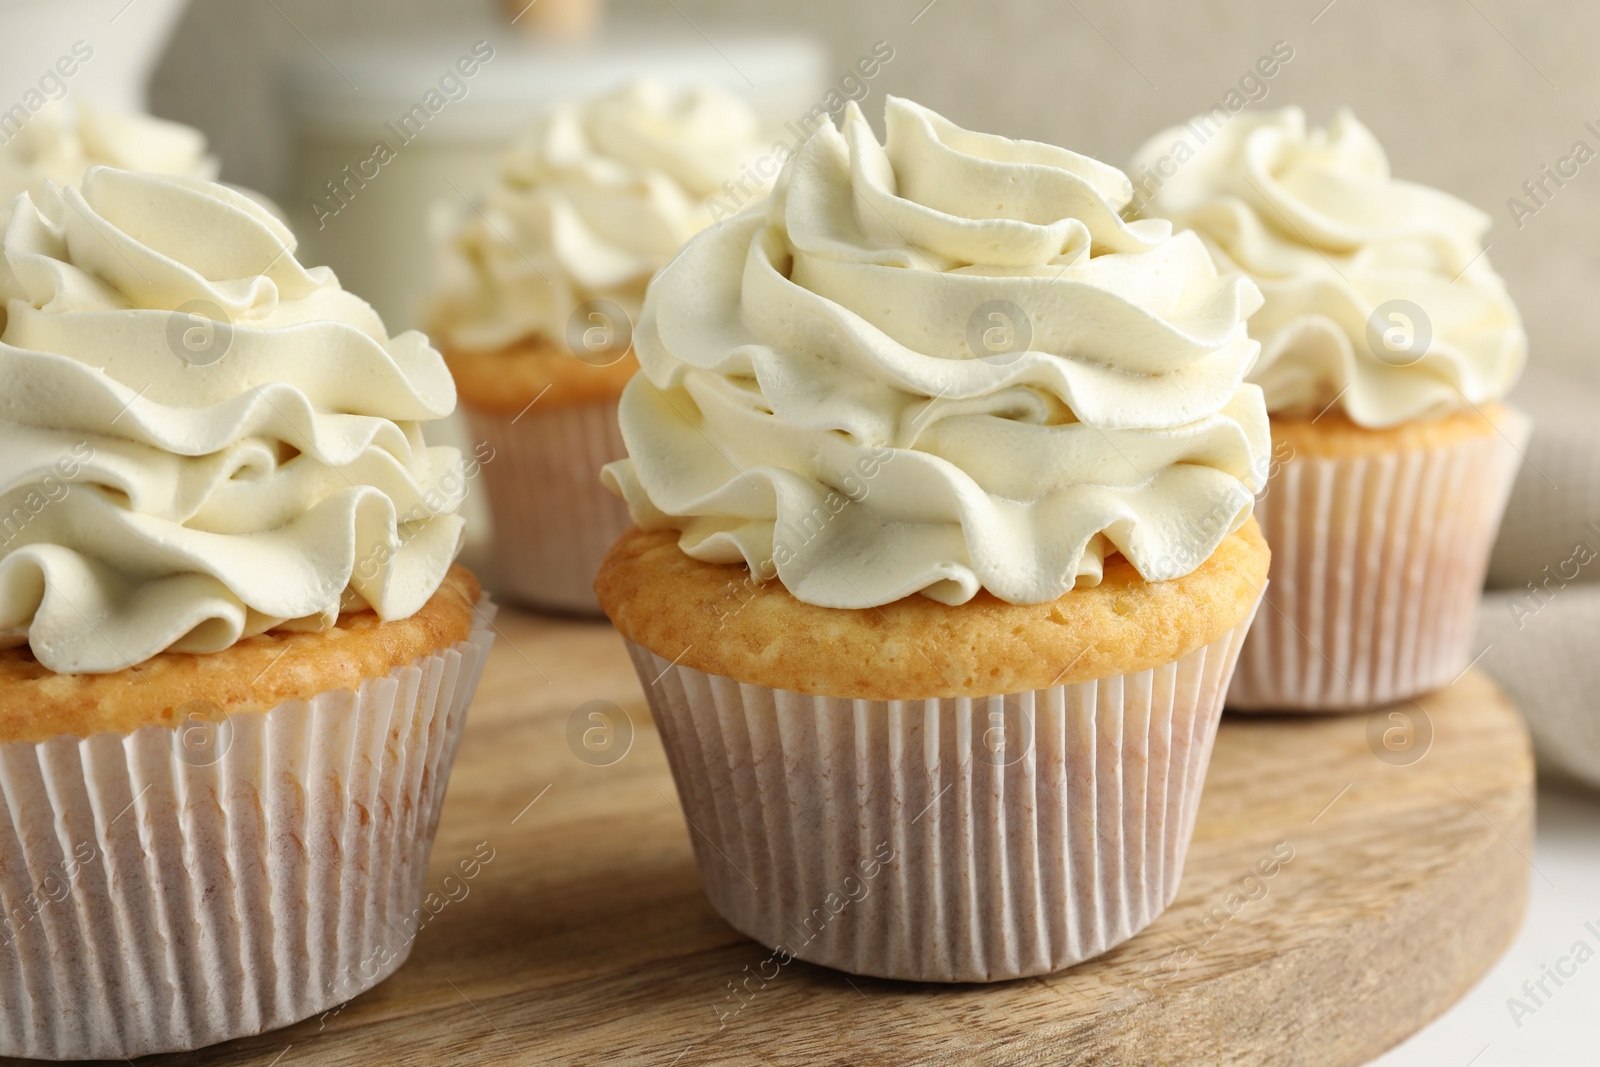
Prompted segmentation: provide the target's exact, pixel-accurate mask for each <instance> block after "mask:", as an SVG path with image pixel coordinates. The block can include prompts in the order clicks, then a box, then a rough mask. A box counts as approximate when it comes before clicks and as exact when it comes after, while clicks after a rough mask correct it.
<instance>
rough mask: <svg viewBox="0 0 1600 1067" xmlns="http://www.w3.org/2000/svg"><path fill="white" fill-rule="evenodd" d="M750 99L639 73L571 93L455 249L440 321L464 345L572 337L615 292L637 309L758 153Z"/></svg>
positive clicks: (448, 256) (751, 193) (468, 218)
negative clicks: (580, 320)
mask: <svg viewBox="0 0 1600 1067" xmlns="http://www.w3.org/2000/svg"><path fill="white" fill-rule="evenodd" d="M759 132H760V130H759V123H758V121H757V119H756V115H755V112H754V111H752V110H751V109H750V107H749V105H747V104H745V103H744V102H743V101H741V100H739V99H738V98H736V97H733V96H730V95H728V94H726V93H724V92H722V91H720V90H717V89H712V88H697V89H687V90H672V89H667V88H664V87H662V86H660V85H657V84H655V83H651V82H640V83H636V84H634V85H630V86H628V87H627V88H625V89H622V90H620V91H618V92H615V93H612V94H610V95H607V96H602V97H599V98H597V99H594V100H589V101H582V102H574V103H568V104H563V105H561V106H558V107H556V108H554V109H552V110H551V111H550V112H549V113H548V114H546V115H545V116H544V117H543V118H542V119H541V120H540V122H539V124H538V126H537V127H536V129H535V130H534V131H533V134H532V136H530V137H529V138H528V139H526V140H525V141H524V142H522V143H521V144H519V145H518V147H517V148H516V149H515V150H513V151H512V153H511V154H510V156H509V157H508V158H507V160H506V162H505V165H504V168H503V170H502V173H501V175H500V179H499V181H498V182H497V183H496V184H495V185H494V186H493V187H492V188H491V189H490V190H489V192H488V194H487V196H486V198H485V202H484V204H483V205H482V211H481V213H480V212H478V211H471V212H467V213H466V215H465V219H464V223H463V225H462V226H461V228H460V229H459V230H458V231H457V232H456V233H455V234H454V235H453V236H452V237H451V238H450V240H449V242H448V243H447V246H446V249H445V256H444V264H443V271H442V277H441V282H440V293H439V296H438V298H437V299H436V300H435V302H434V307H433V310H432V313H431V315H430V320H431V321H432V322H433V324H434V328H435V331H436V333H437V334H438V335H439V336H440V337H442V338H444V339H446V340H447V341H448V342H449V343H450V344H451V345H452V346H454V347H457V348H461V349H467V350H492V349H498V348H503V347H505V346H507V345H510V344H513V343H516V342H519V341H524V340H527V339H529V338H535V337H537V338H542V339H544V340H546V341H549V342H554V343H560V342H561V340H562V339H563V338H564V336H565V332H566V328H567V322H568V319H569V318H570V316H571V315H572V313H573V311H574V310H575V309H577V308H578V307H579V306H581V305H583V304H584V303H587V302H588V301H591V300H608V301H611V302H613V303H615V304H617V305H618V306H619V307H621V308H622V309H623V311H625V312H626V313H627V314H628V316H629V317H630V318H631V319H632V320H633V321H635V322H636V321H638V317H639V309H640V306H641V305H642V304H643V302H644V293H645V286H646V284H647V283H648V282H649V280H650V276H651V275H652V274H654V273H655V272H656V271H657V270H659V269H660V268H661V267H662V266H663V265H664V264H665V263H666V262H667V261H668V260H669V259H671V258H672V255H673V253H675V252H677V250H678V249H679V248H680V247H681V246H682V245H683V242H684V241H686V240H688V239H689V237H691V236H692V235H694V234H695V233H698V232H699V231H700V230H702V229H704V228H705V227H706V226H708V225H710V224H711V223H712V221H714V220H713V211H712V201H713V200H714V199H718V198H721V199H727V198H728V197H729V193H728V189H729V188H735V186H733V185H731V183H736V182H740V181H743V182H745V187H744V188H743V189H742V190H740V191H739V195H740V197H742V198H745V199H748V198H751V197H756V196H759V195H761V193H762V192H764V190H761V189H759V188H757V187H756V186H755V185H754V184H752V183H753V180H754V179H753V171H751V170H750V169H749V168H747V167H746V166H745V163H746V162H747V161H748V160H750V159H752V158H754V157H755V156H757V155H759V154H760V151H761V148H760V144H759V140H758V136H759Z"/></svg>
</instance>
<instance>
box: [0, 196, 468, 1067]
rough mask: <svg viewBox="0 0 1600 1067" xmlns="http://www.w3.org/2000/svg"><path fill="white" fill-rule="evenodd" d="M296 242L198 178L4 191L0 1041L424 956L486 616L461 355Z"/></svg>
mask: <svg viewBox="0 0 1600 1067" xmlns="http://www.w3.org/2000/svg"><path fill="white" fill-rule="evenodd" d="M294 251H295V243H294V238H293V237H292V236H291V234H290V232H289V231H288V229H287V228H286V227H284V226H283V225H282V224H281V223H279V222H278V221H277V220H276V219H275V218H274V217H273V216H272V215H271V214H270V213H269V212H267V211H266V210H265V209H264V208H262V207H261V206H260V205H259V204H257V203H256V202H255V201H254V200H252V199H250V198H249V197H246V196H244V195H243V194H241V193H237V192H235V191H233V190H231V189H228V188H226V187H224V186H221V185H216V184H213V183H211V182H207V181H203V180H200V179H197V178H186V177H176V176H159V175H152V174H135V173H131V172H126V171H119V170H112V169H109V168H104V167H95V168H91V169H90V170H89V171H88V172H87V173H86V174H85V175H84V176H83V177H82V180H81V187H68V188H66V189H64V190H62V189H57V188H56V187H55V186H54V185H52V184H46V185H45V187H44V189H43V190H42V191H41V192H39V193H28V194H24V195H22V196H20V197H18V198H16V199H15V200H14V201H12V203H11V204H10V205H9V206H8V207H6V208H4V209H0V903H3V905H4V908H3V914H0V1055H5V1056H25V1057H32V1058H47V1059H79V1058H90V1059H101V1058H105V1059H122V1058H125V1057H135V1056H142V1055H145V1054H148V1053H155V1052H167V1051H173V1050H180V1049H192V1048H196V1047H198V1046H201V1045H207V1044H211V1043H214V1042H218V1041H225V1040H229V1039H232V1038H235V1037H240V1036H243V1035H246V1034H253V1033H257V1032H260V1031H263V1030H268V1029H273V1028H276V1027H280V1026H285V1025H288V1024H290V1023H293V1022H296V1021H298V1020H301V1019H304V1018H307V1017H309V1016H311V1015H314V1014H316V1013H318V1012H320V1011H324V1010H326V1009H328V1008H330V1007H332V1006H333V1005H335V1004H339V1003H342V1002H344V1001H346V1000H349V999H350V998H351V997H354V996H356V995H357V994H359V993H361V992H362V991H364V990H366V989H369V988H371V987H372V986H373V985H376V984H377V983H378V982H380V981H382V980H383V979H384V978H386V977H388V975H389V974H391V973H392V972H393V971H394V970H395V969H396V968H397V967H398V966H399V965H400V964H401V963H402V962H403V961H404V960H405V958H406V956H407V954H408V953H409V951H410V948H411V939H410V938H409V937H408V936H407V934H406V929H407V927H406V924H407V923H408V922H411V921H412V917H413V912H414V910H415V909H416V908H417V907H418V906H419V902H420V901H421V898H422V889H423V879H424V877H425V875H426V872H427V867H428V858H429V851H430V849H431V846H432V841H433V836H434V830H435V828H436V827H437V823H438V818H439V812H440V807H441V804H442V802H443V798H444V791H445V784H446V782H447V780H448V778H449V775H450V767H451V763H452V761H453V759H454V756H455V751H456V745H457V743H458V741H459V740H460V737H461V731H462V728H463V726H464V724H465V716H466V711H467V704H468V702H469V701H470V699H471V697H472V694H473V691H474V688H475V687H476V684H477V677H478V672H479V670H480V668H481V667H482V665H483V661H484V658H485V656H486V654H487V651H488V648H489V645H490V643H491V632H490V627H491V623H490V619H491V617H492V606H490V605H489V604H488V603H487V602H485V601H483V600H482V597H481V594H480V592H479V590H478V588H477V585H476V582H475V580H474V579H473V577H472V575H471V574H469V573H467V572H466V571H464V570H461V569H460V568H456V567H454V566H453V561H454V559H455V556H456V553H457V551H458V549H459V546H460V544H461V536H462V520H461V519H460V517H459V516H458V515H457V509H458V506H459V504H460V502H461V499H462V496H463V495H464V493H465V487H466V484H467V481H468V479H469V472H468V471H467V470H466V469H464V467H463V464H462V460H461V457H460V455H459V454H458V453H457V452H456V451H455V450H454V449H449V448H430V447H427V446H426V445H425V444H424V443H423V438H422V428H423V426H424V425H425V424H426V423H428V422H431V421H434V420H437V419H440V418H443V417H444V416H446V415H448V414H449V413H450V412H451V410H452V409H453V408H454V405H455V389H454V386H453V384H452V382H451V379H450V375H449V372H448V370H447V369H446V367H445V365H444V361H443V359H442V358H441V357H440V356H439V354H438V353H437V352H436V351H434V350H433V349H431V348H430V347H429V346H428V343H427V340H426V338H425V337H423V335H422V334H420V333H415V332H412V333H405V334H401V335H398V336H394V337H391V336H389V335H388V333H387V332H386V330H385V329H384V326H383V323H382V322H380V321H379V319H378V316H377V315H376V314H375V313H374V312H373V311H372V309H371V308H370V307H369V306H368V305H367V304H366V303H365V302H363V301H362V300H360V299H358V298H356V297H355V296H353V295H351V294H350V293H348V292H345V291H344V290H342V289H341V288H340V286H339V283H338V281H337V279H336V278H334V276H333V274H332V272H331V271H329V270H328V269H327V268H325V267H322V268H311V269H307V268H305V267H303V266H301V264H300V263H299V262H298V261H297V260H296V258H295V255H294ZM413 928H414V924H413Z"/></svg>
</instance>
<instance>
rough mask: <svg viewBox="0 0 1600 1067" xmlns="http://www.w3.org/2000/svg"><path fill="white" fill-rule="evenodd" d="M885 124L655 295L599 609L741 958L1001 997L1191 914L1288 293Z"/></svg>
mask: <svg viewBox="0 0 1600 1067" xmlns="http://www.w3.org/2000/svg"><path fill="white" fill-rule="evenodd" d="M885 123H886V127H887V141H886V143H885V144H883V145H880V144H879V143H878V141H877V140H876V138H875V137H874V136H873V134H872V131H871V129H870V127H869V126H868V124H867V122H866V121H865V120H864V119H863V118H862V116H861V113H860V111H859V110H858V109H857V108H856V107H855V106H854V105H852V106H851V107H850V108H849V110H848V111H847V113H846V115H845V118H844V121H843V128H842V130H840V129H835V128H834V127H833V126H832V125H829V126H826V127H824V128H823V129H822V130H820V131H819V132H818V133H817V134H816V136H815V137H813V138H812V139H811V140H810V141H809V142H808V143H807V144H806V145H805V146H804V147H803V148H802V149H801V150H800V151H799V153H798V155H797V156H796V158H795V159H794V161H793V162H792V163H791V164H790V166H789V168H788V169H787V170H786V171H785V174H784V177H783V178H782V179H781V180H780V183H779V187H778V189H777V191H776V192H775V193H774V194H773V196H772V198H771V201H770V203H769V204H768V205H766V206H765V207H763V208H761V209H757V210H754V211H751V212H748V213H745V214H742V215H740V216H738V217H736V218H734V219H731V220H728V221H726V222H723V223H721V224H720V225H718V226H716V227H714V228H712V229H710V230H708V231H706V232H704V233H702V234H701V235H699V236H698V237H696V238H695V239H694V240H692V241H691V242H690V243H689V244H688V246H687V247H686V248H685V249H684V251H683V252H682V254H681V255H679V256H678V257H677V258H676V259H675V260H674V261H673V262H672V264H671V265H669V266H668V267H667V268H666V269H665V270H664V271H662V273H661V274H660V275H659V276H658V277H657V278H656V280H655V281H654V282H653V283H652V285H651V289H650V293H649V297H648V298H647V300H646V303H645V309H644V315H643V320H642V322H641V324H640V329H639V334H638V352H639V360H640V364H641V366H642V369H643V372H642V373H641V374H639V375H638V376H636V377H635V378H634V379H633V381H631V382H630V383H629V385H628V387H627V389H626V391H625V392H624V393H623V398H622V405H621V423H622V433H623V438H624V439H625V441H626V442H627V446H628V451H629V456H630V458H628V459H626V460H623V461H620V462H618V463H614V464H612V465H611V466H609V467H607V468H606V471H605V477H606V479H607V481H608V482H609V483H610V484H612V485H614V486H615V487H616V488H617V489H618V490H619V491H620V493H621V494H622V495H623V497H624V498H625V499H626V500H627V502H628V505H629V508H630V510H631V513H632V516H633V518H634V521H635V522H636V524H637V526H638V529H636V530H633V531H630V532H629V533H628V534H626V535H625V536H624V537H623V538H622V539H621V540H620V541H619V542H618V543H617V544H616V546H614V547H613V548H612V550H611V552H610V554H609V555H608V556H607V559H606V561H605V563H604V565H603V566H602V568H601V571H600V575H599V578H598V581H597V589H598V592H599V595H600V600H601V603H602V605H603V606H604V608H605V610H606V612H607V614H608V615H609V616H610V617H611V619H612V621H613V622H614V623H615V624H616V626H617V629H618V630H619V631H620V632H621V633H622V635H623V636H624V638H625V639H626V640H627V642H628V645H629V648H630V650H631V652H632V655H633V657H634V661H635V664H636V666H637V668H638V671H639V676H640V678H641V680H642V681H643V682H644V684H645V687H646V693H647V697H648V699H649V702H650V706H651V709H652V712H653V714H654V716H655V718H656V721H657V723H658V724H659V726H660V730H661V736H662V741H663V743H664V744H665V746H666V749H667V754H668V757H669V759H670V761H671V764H672V769H673V773H674V776H675V778H676V780H677V783H678V790H679V795H680V797H681V798H682V801H683V806H684V811H685V814H686V816H687V819H688V822H689V824H690V825H691V826H692V827H693V828H694V832H693V833H692V835H691V837H692V839H693V841H694V846H695V852H696V856H697V858H698V860H699V865H700V871H701V874H702V876H703V878H704V880H705V884H706V888H707V892H708V894H709V896H710V898H711V902H712V903H713V905H714V906H715V907H716V908H717V910H718V911H719V912H721V914H722V915H723V916H724V917H725V918H726V919H727V920H728V921H729V922H730V923H732V924H733V925H734V926H735V927H736V928H738V929H739V930H741V931H743V932H745V933H746V934H749V935H750V936H751V937H754V938H756V939H757V940H759V941H761V942H762V943H763V944H765V945H767V946H769V947H771V948H773V949H774V950H775V952H777V953H779V954H781V956H780V958H783V959H787V958H794V957H797V958H801V959H806V960H810V961H813V962H817V963H823V964H827V965H830V966H834V967H839V968H842V969H844V970H847V971H852V972H856V973H860V974H871V975H880V976H885V977H892V978H904V979H916V980H927V981H996V980H1000V979H1006V978H1015V977H1018V976H1022V975H1030V974H1039V973H1043V972H1048V971H1053V970H1058V969H1060V968H1063V967H1066V966H1070V965H1071V964H1073V963H1076V962H1078V961H1080V960H1084V959H1087V958H1089V957H1091V956H1094V955H1097V954H1099V953H1101V952H1104V951H1106V950H1107V949H1108V948H1110V947H1111V946H1113V945H1115V944H1118V943H1119V942H1121V941H1124V940H1126V939H1127V938H1129V937H1131V936H1132V935H1133V934H1134V933H1136V932H1137V931H1138V930H1140V929H1141V928H1143V927H1144V926H1145V925H1147V924H1148V923H1149V922H1150V921H1151V920H1152V919H1153V918H1154V917H1155V916H1156V915H1157V914H1159V913H1160V912H1161V910H1162V909H1163V908H1165V907H1166V906H1167V904H1169V903H1170V902H1171V900H1172V899H1173V896H1174V894H1175V893H1176V891H1177V886H1178V880H1179V877H1180V875H1181V872H1182V868H1183V859H1184V855H1185V853H1186V850H1187V847H1188V842H1189V838H1190V835H1191V832H1192V830H1193V827H1194V818H1195V812H1196V809H1197V806H1198V803H1199V797H1200V790H1201V784H1202V782H1203V780H1204V777H1205V771H1206V765H1207V761H1208V759H1209V755H1210V749H1211V744H1212V740H1213V738H1214V736H1215V729H1216V724H1217V718H1218V716H1219V715H1220V714H1221V711H1222V698H1223V693H1224V691H1225V690H1226V688H1227V685H1228V680H1229V676H1230V675H1231V673H1232V670H1233V664H1234V659H1235V656H1236V655H1237V652H1238V648H1239V645H1240V643H1241V641H1242V639H1243V637H1244V633H1245V630H1246V628H1247V627H1248V625H1249V623H1250V620H1251V617H1252V615H1253V613H1254V611H1255V606H1256V604H1257V602H1258V600H1259V597H1260V591H1261V587H1262V584H1263V583H1264V581H1265V577H1266V570H1267V563H1268V552H1267V549H1266V546H1265V544H1264V542H1263V541H1262V539H1261V537H1260V535H1259V532H1258V531H1257V529H1256V527H1255V524H1254V523H1253V522H1252V521H1251V519H1250V515H1251V508H1252V505H1253V502H1254V496H1255V492H1256V490H1257V488H1258V487H1259V484H1260V481H1261V477H1262V472H1263V471H1264V469H1265V464H1266V460H1267V454H1268V447H1269V443H1268V442H1269V438H1268V430H1267V417H1266V410H1265V408H1264V406H1263V404H1262V399H1261V392H1260V390H1259V389H1258V388H1256V387H1255V386H1251V385H1245V384H1242V381H1243V378H1244V376H1245V375H1246V374H1247V373H1248V372H1249V371H1250V370H1251V368H1252V367H1253V366H1254V364H1255V361H1256V357H1257V355H1258V346H1257V344H1256V343H1255V342H1253V341H1251V340H1250V339H1249V337H1248V336H1247V335H1246V332H1245V327H1244V320H1245V318H1246V317H1247V316H1248V315H1249V314H1250V312H1252V311H1253V310H1254V309H1255V308H1256V306H1257V305H1258V304H1259V302H1260V296H1259V294H1258V293H1257V292H1256V290H1255V287H1254V286H1252V285H1251V284H1250V283H1249V281H1247V280H1245V279H1242V278H1234V279H1222V278H1219V277H1218V275H1217V272H1216V269H1215V266H1214V265H1213V263H1212V261H1211V258H1210V257H1209V256H1208V255H1207V254H1206V251H1205V249H1204V247H1203V246H1202V245H1201V243H1200V241H1199V240H1198V239H1197V238H1195V237H1194V235H1192V234H1187V235H1182V236H1179V237H1172V236H1171V234H1170V229H1169V227H1168V226H1167V224H1165V223H1161V222H1137V223H1127V222H1124V221H1123V219H1122V218H1121V217H1120V214H1119V212H1120V211H1121V209H1122V208H1123V207H1124V206H1125V205H1126V204H1127V203H1128V200H1129V197H1130V195H1131V193H1132V189H1131V187H1130V184H1129V182H1128V179H1127V178H1126V177H1125V176H1124V175H1123V174H1122V173H1121V172H1120V171H1118V170H1116V169H1114V168H1112V167H1108V166H1106V165H1105V164H1102V163H1099V162H1096V161H1095V160H1092V159H1088V158H1086V157H1083V156H1080V155H1077V154H1075V153H1072V152H1068V151H1066V150H1064V149H1060V148H1055V147H1052V146H1049V145H1044V144H1038V143H1034V142H1030V141H1012V140H1007V139H1005V138H1002V137H996V136H990V135H986V134H980V133H972V132H969V131H966V130H963V129H960V128H958V127H956V126H954V125H953V124H951V123H950V122H948V121H946V120H945V119H943V118H941V117H939V116H938V115H935V114H933V113H932V112H930V111H927V110H926V109H924V108H921V107H919V106H917V105H915V104H912V103H909V102H907V101H904V100H899V99H894V98H890V99H889V101H888V105H887V109H886V116H885Z"/></svg>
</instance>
